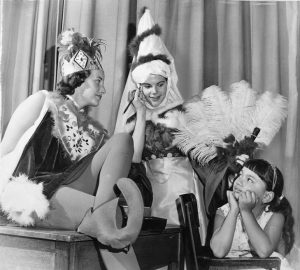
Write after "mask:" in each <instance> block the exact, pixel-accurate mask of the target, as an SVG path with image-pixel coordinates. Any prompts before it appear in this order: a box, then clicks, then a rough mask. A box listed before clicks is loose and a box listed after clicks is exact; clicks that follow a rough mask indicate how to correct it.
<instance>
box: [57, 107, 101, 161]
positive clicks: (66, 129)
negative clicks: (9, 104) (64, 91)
mask: <svg viewBox="0 0 300 270" xmlns="http://www.w3.org/2000/svg"><path fill="white" fill-rule="evenodd" d="M71 106H72V104H70V103H66V104H63V105H61V106H59V107H58V115H57V118H56V120H55V121H56V123H55V125H56V126H57V127H58V130H57V135H56V136H57V138H59V139H60V141H61V143H62V144H63V146H64V148H65V150H66V151H67V152H68V154H69V155H70V158H71V160H73V161H74V160H80V159H81V158H82V157H84V156H86V155H87V154H89V153H90V152H93V151H94V150H95V149H96V148H97V147H98V145H99V144H100V131H99V130H98V129H97V128H96V127H95V126H93V125H92V124H91V123H86V121H87V117H86V115H85V112H80V111H78V110H77V112H76V107H75V106H72V107H71ZM74 110H75V111H74ZM80 114H81V115H80ZM78 115H80V116H79V117H78ZM58 121H59V122H60V123H58Z"/></svg>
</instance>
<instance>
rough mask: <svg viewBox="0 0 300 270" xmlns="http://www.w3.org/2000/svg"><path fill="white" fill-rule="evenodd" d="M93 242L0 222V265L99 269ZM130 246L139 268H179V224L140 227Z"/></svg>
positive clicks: (28, 269) (32, 269)
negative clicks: (155, 229)
mask: <svg viewBox="0 0 300 270" xmlns="http://www.w3.org/2000/svg"><path fill="white" fill-rule="evenodd" d="M96 245H97V242H96V241H95V240H93V239H92V238H90V237H88V236H86V235H83V234H79V233H77V232H74V231H64V230H46V229H38V228H22V227H15V226H12V225H5V226H0V269H1V270H16V269H21V270H46V269H47V270H49V269H53V270H54V269H55V270H79V269H80V270H81V269H82V270H89V269H91V270H92V269H93V270H95V269H100V270H101V269H102V270H103V269H105V267H104V266H103V262H102V260H101V257H100V256H99V251H98V249H97V248H96ZM133 248H134V250H135V253H136V255H137V259H138V262H139V264H140V267H141V269H142V270H144V269H155V268H158V267H162V266H166V265H168V266H169V267H168V269H176V270H179V269H183V260H184V259H183V245H182V233H181V229H180V228H179V227H168V228H166V229H165V230H164V231H163V232H162V233H155V232H147V231H142V232H141V233H140V235H139V237H138V239H137V241H136V242H135V243H134V245H133Z"/></svg>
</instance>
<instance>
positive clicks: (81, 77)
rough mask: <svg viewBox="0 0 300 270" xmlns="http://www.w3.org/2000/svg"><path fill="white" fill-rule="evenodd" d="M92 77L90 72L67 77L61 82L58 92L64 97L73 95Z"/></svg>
mask: <svg viewBox="0 0 300 270" xmlns="http://www.w3.org/2000/svg"><path fill="white" fill-rule="evenodd" d="M90 75H91V71H90V70H83V71H79V72H75V73H72V74H70V75H67V76H65V77H63V78H62V79H61V81H60V82H59V83H58V84H57V87H56V90H57V91H58V92H59V93H60V94H61V95H62V96H66V95H73V94H74V92H75V89H76V88H77V87H79V86H80V85H81V84H82V83H83V82H84V81H85V80H86V78H87V77H89V76H90Z"/></svg>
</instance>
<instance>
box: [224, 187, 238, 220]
mask: <svg viewBox="0 0 300 270" xmlns="http://www.w3.org/2000/svg"><path fill="white" fill-rule="evenodd" d="M226 194H227V199H228V203H229V206H230V211H231V212H232V213H233V214H234V215H237V214H238V213H239V205H238V201H237V199H236V198H235V197H234V194H233V192H232V191H229V190H227V192H226Z"/></svg>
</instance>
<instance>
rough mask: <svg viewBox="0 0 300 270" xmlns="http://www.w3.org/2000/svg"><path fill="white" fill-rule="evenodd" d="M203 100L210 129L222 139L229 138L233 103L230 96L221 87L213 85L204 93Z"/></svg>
mask: <svg viewBox="0 0 300 270" xmlns="http://www.w3.org/2000/svg"><path fill="white" fill-rule="evenodd" d="M201 100H202V102H203V103H204V110H205V113H204V114H205V117H206V118H207V119H209V121H207V125H208V128H209V129H210V130H212V131H214V133H215V132H216V133H218V134H219V136H221V137H222V138H225V137H226V136H228V134H230V133H231V129H230V122H231V119H230V110H231V102H230V100H229V98H228V95H226V93H225V92H224V91H222V90H221V88H220V87H218V86H215V85H213V86H210V87H208V88H206V89H205V90H204V91H203V93H202V97H201Z"/></svg>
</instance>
